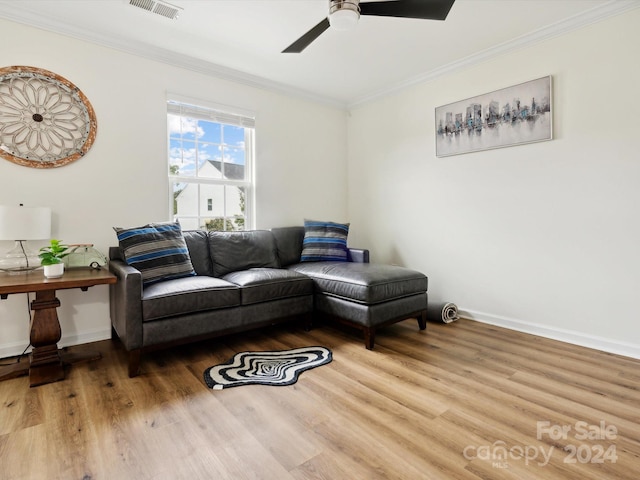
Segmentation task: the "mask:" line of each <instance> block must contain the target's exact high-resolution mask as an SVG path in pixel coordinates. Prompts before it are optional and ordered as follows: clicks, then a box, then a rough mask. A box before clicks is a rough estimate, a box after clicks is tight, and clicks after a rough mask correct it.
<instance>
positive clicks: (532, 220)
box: [348, 9, 640, 358]
mask: <svg viewBox="0 0 640 480" xmlns="http://www.w3.org/2000/svg"><path fill="white" fill-rule="evenodd" d="M638 25H640V9H636V10H633V11H631V12H629V13H627V14H625V15H624V16H618V17H614V18H611V19H609V20H606V21H603V22H601V23H598V24H595V25H591V26H588V27H585V28H582V29H580V30H576V31H574V32H571V33H569V34H566V35H564V36H562V37H558V38H555V39H551V40H547V41H545V42H544V43H540V44H538V45H535V46H531V47H528V48H526V49H522V50H520V51H518V52H517V53H511V54H508V55H504V56H501V57H499V58H496V59H493V60H491V61H487V62H486V63H483V64H481V65H477V66H475V67H472V68H468V69H466V70H464V71H459V72H456V73H452V74H449V75H448V76H446V77H443V78H439V79H437V80H435V81H432V82H429V83H425V84H422V85H418V86H414V87H412V88H410V89H408V90H404V91H402V92H400V93H397V94H395V95H393V96H389V97H386V98H383V99H380V100H377V101H373V102H370V103H368V104H365V105H363V106H360V107H354V108H353V109H352V112H351V115H350V119H349V121H348V125H349V127H348V128H349V187H348V192H349V216H350V218H351V221H352V229H351V236H350V242H351V243H352V244H359V245H366V246H368V247H369V248H371V250H372V259H373V260H374V261H382V262H394V263H398V264H402V265H406V266H409V267H413V268H416V269H419V270H421V271H424V272H425V273H427V274H428V276H429V281H430V284H429V292H430V299H432V300H434V301H452V302H454V303H456V304H458V305H459V306H460V307H461V309H463V310H464V313H465V315H466V316H469V317H473V318H476V319H478V320H480V321H485V322H489V323H495V324H499V325H505V326H509V327H512V328H516V329H520V330H523V331H529V332H533V333H538V334H542V335H545V336H549V337H552V338H558V339H564V340H567V341H570V342H574V343H579V344H583V345H588V346H594V347H596V348H601V349H603V350H608V351H613V352H619V353H622V354H626V355H630V356H635V357H639V358H640V322H639V321H638V318H639V314H638V310H637V300H636V299H637V298H638V292H639V291H640V275H639V274H638V272H639V271H640V253H639V251H640V250H639V246H640V221H639V215H638V213H639V207H638V205H640V188H639V185H640V156H639V155H638V138H639V136H638V132H639V130H638V120H637V116H638V115H637V114H638V111H640V93H639V88H638V86H639V85H640V63H639V62H638V61H637V58H638V53H637V49H638V46H639V45H640V29H638ZM546 75H552V76H553V94H554V105H553V107H554V109H555V113H554V135H555V139H554V140H552V141H549V142H543V143H536V144H529V145H524V146H516V147H510V148H503V149H498V150H490V151H485V152H480V153H471V154H465V155H459V156H452V157H446V158H436V156H435V139H434V136H435V134H434V132H435V124H434V109H435V107H437V106H440V105H445V104H448V103H451V102H455V101H458V100H462V99H465V98H468V97H472V96H475V95H480V94H484V93H488V92H491V91H493V90H496V89H499V88H503V87H507V86H510V85H515V84H518V83H521V82H524V81H527V80H532V79H535V78H539V77H542V76H546Z"/></svg>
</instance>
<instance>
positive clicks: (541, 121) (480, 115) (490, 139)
mask: <svg viewBox="0 0 640 480" xmlns="http://www.w3.org/2000/svg"><path fill="white" fill-rule="evenodd" d="M552 117H553V109H552V102H551V76H548V77H542V78H538V79H536V80H531V81H528V82H525V83H520V84H518V85H513V86H511V87H507V88H503V89H501V90H496V91H494V92H491V93H486V94H484V95H478V96H476V97H472V98H468V99H466V100H460V101H459V102H455V103H450V104H448V105H443V106H441V107H437V108H436V156H437V157H446V156H449V155H459V154H462V153H470V152H477V151H481V150H488V149H492V148H501V147H510V146H513V145H522V144H525V143H532V142H542V141H545V140H551V139H552V138H553V126H552V123H553V122H552Z"/></svg>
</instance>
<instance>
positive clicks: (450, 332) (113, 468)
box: [0, 320, 640, 480]
mask: <svg viewBox="0 0 640 480" xmlns="http://www.w3.org/2000/svg"><path fill="white" fill-rule="evenodd" d="M304 345H324V346H327V347H329V348H331V349H332V351H333V362H332V363H330V364H328V365H325V366H322V367H319V368H316V369H313V370H309V371H307V372H304V373H303V374H302V375H301V377H300V379H299V380H298V382H297V383H296V384H295V385H292V386H288V387H268V386H245V387H239V388H231V389H228V390H221V391H212V390H209V389H207V388H206V386H205V385H204V382H203V381H202V372H203V371H204V369H205V368H206V367H209V366H211V365H214V364H217V363H220V362H223V361H226V360H227V359H228V358H229V357H230V356H231V355H233V354H234V353H236V352H238V351H246V350H273V349H287V348H293V347H298V346H304ZM92 346H95V347H96V348H97V349H99V350H100V351H101V352H102V354H103V358H102V359H101V360H99V361H94V362H91V363H87V364H80V365H74V366H73V367H72V368H71V369H70V370H68V371H67V378H66V380H64V381H62V382H57V383H53V384H49V385H43V386H40V387H35V388H29V383H28V379H27V377H22V378H17V379H13V380H8V381H5V382H2V383H0V478H1V479H43V478H56V479H118V480H120V479H122V480H124V479H134V478H135V479H172V480H173V479H233V480H235V479H276V480H286V479H294V480H302V479H331V480H342V479H348V480H353V479H366V480H372V479H411V480H413V479H423V478H425V479H426V478H429V479H438V478H442V479H454V478H455V479H475V480H477V479H536V478H545V479H573V478H575V479H578V478H580V479H608V478H611V479H614V478H615V479H636V478H638V474H637V471H638V465H640V426H639V421H640V393H639V389H640V368H639V367H640V360H633V359H629V358H625V357H620V356H616V355H611V354H606V353H602V352H598V351H594V350H589V349H586V348H581V347H576V346H572V345H568V344H564V343H561V342H556V341H552V340H547V339H543V338H539V337H535V336H531V335H526V334H522V333H517V332H513V331H510V330H505V329H501V328H497V327H493V326H490V325H485V324H481V323H476V322H472V321H469V320H460V321H458V322H456V323H453V324H449V325H443V324H434V323H429V325H428V327H427V330H426V331H423V332H420V331H418V326H417V322H416V321H415V320H408V321H405V322H401V323H399V324H396V325H393V326H390V327H388V328H386V329H383V330H381V331H380V332H379V333H378V335H377V337H376V347H375V350H373V351H368V350H366V349H365V348H364V345H363V343H362V340H361V338H360V335H359V334H358V333H356V332H355V331H353V332H352V331H350V330H345V328H344V327H334V326H332V325H323V326H320V327H318V328H315V329H314V330H312V331H311V332H305V331H304V330H303V329H302V328H299V327H296V326H294V325H287V326H281V327H274V328H270V329H266V330H263V331H261V332H252V333H249V334H243V335H235V336H231V337H226V338H223V339H217V340H213V341H208V342H201V343H197V344H194V345H188V346H184V347H179V348H174V349H172V350H170V351H162V352H157V353H152V354H148V355H146V356H144V357H143V362H142V372H143V373H142V375H141V376H139V377H136V378H133V379H130V378H128V376H127V368H126V362H125V355H124V352H123V351H122V349H121V347H120V345H119V343H112V342H111V341H110V340H107V341H103V342H97V343H95V344H92ZM71 350H73V349H71ZM563 428H564V437H563V436H562V433H563ZM567 429H570V430H568V431H567ZM585 437H586V438H585ZM565 449H566V450H565ZM501 454H502V456H501ZM571 462H573V463H571Z"/></svg>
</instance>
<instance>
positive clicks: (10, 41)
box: [0, 20, 347, 357]
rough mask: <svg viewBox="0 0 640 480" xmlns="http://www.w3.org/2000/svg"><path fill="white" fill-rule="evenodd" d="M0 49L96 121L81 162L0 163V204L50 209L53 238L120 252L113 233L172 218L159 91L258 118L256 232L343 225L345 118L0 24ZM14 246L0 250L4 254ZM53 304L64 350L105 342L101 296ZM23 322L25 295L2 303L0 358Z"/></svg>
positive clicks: (101, 292)
mask: <svg viewBox="0 0 640 480" xmlns="http://www.w3.org/2000/svg"><path fill="white" fill-rule="evenodd" d="M0 44H1V45H4V46H5V47H3V48H2V49H0V65H2V66H8V65H30V66H36V67H41V68H45V69H47V70H50V71H52V72H55V73H57V74H59V75H61V76H63V77H65V78H67V79H68V80H70V81H71V82H73V83H74V84H75V85H76V86H78V87H79V88H80V89H81V90H82V91H83V92H84V93H85V95H86V96H87V97H88V98H89V100H90V102H91V103H92V105H93V107H94V109H95V111H96V116H97V120H98V134H97V137H96V141H95V143H94V145H93V148H92V149H91V150H90V151H89V153H88V154H87V155H86V157H85V158H83V159H81V160H78V161H76V162H74V163H72V164H69V165H67V166H64V167H60V168H56V169H42V170H41V169H33V168H27V167H23V166H20V165H16V164H13V163H11V162H9V161H6V160H4V159H0V205H17V204H19V203H24V204H25V205H30V206H50V207H51V208H52V210H53V215H54V217H53V226H52V228H53V232H52V234H53V236H54V237H56V238H61V239H62V240H64V241H66V242H69V243H80V242H86V243H94V244H95V246H96V247H97V248H98V249H99V250H101V251H103V252H105V253H106V250H107V248H108V246H110V245H114V244H116V237H115V233H114V232H113V230H112V226H124V227H127V226H135V225H139V224H142V223H146V222H149V221H160V220H168V219H170V214H169V200H168V193H167V192H168V188H169V187H168V183H167V178H166V172H167V151H166V150H167V141H166V131H167V126H166V106H165V101H166V95H167V92H171V93H174V94H180V95H183V96H188V97H191V98H199V99H203V100H205V101H208V102H212V103H216V104H223V105H232V106H235V107H239V108H242V109H246V110H250V111H254V112H255V113H256V158H257V160H256V172H255V177H256V199H257V202H256V203H257V211H256V217H257V224H256V227H257V228H270V227H275V226H285V225H301V224H302V221H303V219H304V217H313V218H327V219H337V220H343V219H346V213H347V207H346V205H347V197H346V185H347V178H346V145H347V142H346V118H345V112H344V111H342V110H340V109H337V108H334V107H330V106H326V105H321V104H317V103H312V102H309V101H306V100H302V99H299V98H294V97H287V96H285V95H282V94H278V93H273V92H270V91H266V90H261V89H258V88H253V87H249V86H245V85H241V84H236V83H231V82H228V81H223V80H219V79H216V78H212V77H210V76H206V75H203V74H199V73H195V72H193V71H189V70H184V69H181V68H176V67H172V66H169V65H166V64H163V63H159V62H154V61H150V60H146V59H143V58H140V57H137V56H133V55H129V54H126V53H122V52H119V51H116V50H112V49H109V48H104V47H101V46H97V45H94V44H91V43H87V42H83V41H80V40H76V39H73V38H70V37H66V36H61V35H56V34H52V33H47V32H45V31H42V30H39V29H35V28H30V27H26V26H23V25H20V24H17V23H13V22H8V21H4V20H2V21H0ZM7 45H10V46H11V48H7V47H6V46H7ZM326 185H331V189H330V190H327V188H326ZM11 246H12V244H11V243H9V242H0V249H2V250H3V251H4V250H8V249H9V248H10V247H11ZM58 298H60V300H61V302H62V306H61V307H60V308H59V309H58V314H59V317H60V319H61V324H62V335H63V338H62V341H61V342H60V345H69V344H75V343H84V342H88V341H94V340H98V339H103V338H108V337H109V335H110V320H109V309H108V287H106V286H98V287H93V288H91V289H89V291H88V292H86V293H83V292H80V291H79V290H69V291H60V292H59V293H58ZM28 321H29V316H28V311H27V300H26V296H25V295H11V296H10V297H9V298H8V299H7V300H1V301H0V332H1V333H0V357H4V356H9V355H14V354H18V353H20V352H21V351H22V349H23V348H24V346H25V345H26V344H27V343H28V332H29V327H28Z"/></svg>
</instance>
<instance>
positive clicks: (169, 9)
mask: <svg viewBox="0 0 640 480" xmlns="http://www.w3.org/2000/svg"><path fill="white" fill-rule="evenodd" d="M129 5H133V6H134V7H138V8H142V9H143V10H146V11H147V12H151V13H155V14H157V15H162V16H163V17H167V18H170V19H171V20H175V19H176V18H178V17H179V16H180V12H181V11H182V10H183V8H181V7H177V6H175V5H171V4H170V3H167V2H159V1H157V0H129Z"/></svg>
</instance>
